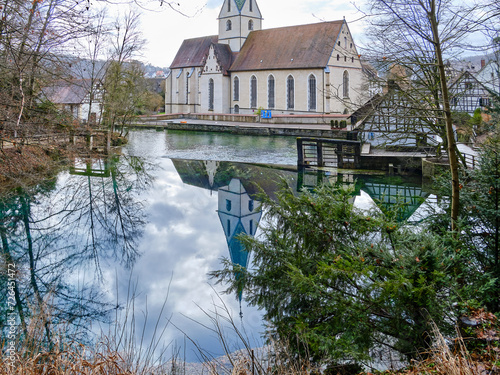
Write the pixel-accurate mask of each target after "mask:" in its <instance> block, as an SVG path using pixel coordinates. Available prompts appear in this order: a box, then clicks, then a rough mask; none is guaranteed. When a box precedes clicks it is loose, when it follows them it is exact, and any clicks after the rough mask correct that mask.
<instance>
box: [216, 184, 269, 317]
mask: <svg viewBox="0 0 500 375" xmlns="http://www.w3.org/2000/svg"><path fill="white" fill-rule="evenodd" d="M259 206H260V204H259V202H257V201H254V200H253V199H252V198H251V197H250V195H248V193H247V191H246V190H245V187H244V186H243V184H242V183H241V180H240V179H237V178H233V179H231V181H230V182H229V185H227V186H222V187H220V188H219V191H218V210H217V213H218V215H219V219H220V222H221V225H222V228H223V230H224V235H225V236H226V242H227V246H228V249H229V255H230V257H231V262H232V263H233V265H237V266H239V267H242V268H247V267H248V259H249V257H250V253H249V252H248V251H247V250H246V249H245V247H244V245H243V244H242V243H241V241H240V239H239V236H243V235H249V236H254V235H255V232H256V230H257V226H258V225H259V221H260V218H261V216H262V210H261V209H260V207H259ZM238 277H239V275H238V272H237V271H236V278H238ZM241 298H242V292H241V291H239V292H238V299H239V301H240V303H241ZM240 309H241V306H240ZM240 314H241V311H240Z"/></svg>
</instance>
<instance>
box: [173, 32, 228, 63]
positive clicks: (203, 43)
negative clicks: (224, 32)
mask: <svg viewBox="0 0 500 375" xmlns="http://www.w3.org/2000/svg"><path fill="white" fill-rule="evenodd" d="M218 39H219V37H218V36H217V35H211V36H204V37H201V38H193V39H186V40H184V41H183V42H182V45H181V47H180V48H179V51H177V55H175V58H174V61H173V62H172V64H171V65H170V69H176V68H188V67H193V66H203V65H205V59H206V56H207V54H208V49H209V48H210V45H211V44H212V43H214V44H216V43H217V41H218Z"/></svg>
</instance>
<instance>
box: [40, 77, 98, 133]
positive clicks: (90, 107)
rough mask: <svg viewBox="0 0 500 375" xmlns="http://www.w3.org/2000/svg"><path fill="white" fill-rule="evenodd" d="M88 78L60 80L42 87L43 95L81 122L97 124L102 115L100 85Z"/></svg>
mask: <svg viewBox="0 0 500 375" xmlns="http://www.w3.org/2000/svg"><path fill="white" fill-rule="evenodd" d="M90 86H91V80H90V79H77V80H69V81H66V80H60V81H57V82H54V83H53V84H52V85H50V86H47V87H45V88H43V89H42V94H43V97H45V98H46V99H47V100H49V101H50V102H52V103H53V104H54V105H55V106H56V107H57V108H58V109H60V110H63V111H66V112H67V113H69V114H71V115H72V116H73V118H74V119H75V120H78V121H80V122H82V123H90V124H98V123H99V122H100V120H101V116H102V93H103V90H102V85H101V84H100V83H94V87H93V89H92V90H91V87H90Z"/></svg>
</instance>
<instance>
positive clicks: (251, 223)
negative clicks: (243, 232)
mask: <svg viewBox="0 0 500 375" xmlns="http://www.w3.org/2000/svg"><path fill="white" fill-rule="evenodd" d="M249 234H250V235H252V234H253V220H250V233H249Z"/></svg>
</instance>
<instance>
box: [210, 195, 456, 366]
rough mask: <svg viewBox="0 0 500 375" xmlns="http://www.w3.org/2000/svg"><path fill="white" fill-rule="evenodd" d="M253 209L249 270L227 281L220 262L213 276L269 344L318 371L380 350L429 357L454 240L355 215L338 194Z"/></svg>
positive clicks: (445, 313) (387, 217)
mask: <svg viewBox="0 0 500 375" xmlns="http://www.w3.org/2000/svg"><path fill="white" fill-rule="evenodd" d="M259 199H260V200H261V201H262V202H263V205H264V207H263V210H264V212H266V218H267V222H266V225H264V227H263V228H262V232H263V233H262V235H261V236H260V238H259V239H255V238H252V237H244V238H242V239H241V240H242V241H243V243H244V245H245V247H246V249H248V251H252V252H253V254H254V256H253V267H252V268H251V269H241V268H239V269H238V268H236V270H237V272H238V275H242V276H240V277H238V278H235V277H234V275H235V272H234V270H235V268H234V267H235V266H234V265H232V264H230V263H229V262H228V261H226V267H225V269H224V270H222V271H216V272H214V273H213V274H212V275H213V276H215V277H216V278H217V279H218V280H219V281H220V282H228V281H229V288H228V292H234V291H239V290H244V292H243V294H244V295H245V296H246V298H247V300H248V301H249V303H250V304H252V305H256V306H259V307H261V308H262V309H263V310H264V312H265V313H264V315H265V318H266V319H267V321H268V322H269V323H270V332H271V333H272V334H273V335H274V336H275V337H276V338H278V339H287V341H288V342H290V343H291V345H292V348H294V349H295V350H296V351H297V352H301V351H303V350H306V351H307V352H308V353H310V354H311V355H312V356H313V357H314V358H315V359H316V360H318V361H324V360H328V361H332V360H333V361H336V360H349V359H350V360H356V361H360V360H366V359H368V358H370V356H371V354H373V350H383V349H389V350H390V351H391V352H392V353H394V351H396V352H398V353H400V354H401V355H402V356H403V357H406V358H407V359H408V358H414V357H415V356H416V355H417V353H419V352H420V353H421V352H422V351H423V350H425V349H427V348H428V345H429V341H428V340H427V338H428V337H427V333H426V332H428V331H429V325H428V324H429V323H430V321H434V322H435V323H436V324H437V325H438V327H439V328H440V329H442V330H443V332H450V330H451V329H452V326H453V324H454V322H455V321H456V316H455V311H454V309H453V308H452V303H453V302H454V301H455V299H456V297H457V296H456V294H455V292H456V290H457V288H458V282H457V280H458V279H459V278H460V274H461V264H462V263H463V262H462V260H461V255H460V254H459V253H456V252H455V247H454V246H453V245H454V242H453V241H454V239H453V238H452V237H447V236H443V237H438V236H435V235H433V234H432V233H431V232H429V231H427V230H426V229H425V228H423V227H422V228H415V227H411V226H408V225H406V224H404V223H398V222H397V221H396V220H395V218H396V216H397V215H396V213H393V214H391V213H387V214H383V213H381V212H380V211H378V212H371V213H369V214H367V213H366V212H361V211H359V210H357V209H355V208H354V207H353V204H352V203H351V201H352V198H351V194H350V191H349V190H346V189H344V188H341V187H332V186H323V187H321V188H319V189H318V190H317V191H316V192H314V193H310V192H304V193H301V194H300V195H298V196H295V195H294V194H293V192H292V190H291V189H289V188H284V189H282V190H281V191H280V192H279V193H278V194H277V200H276V201H273V200H271V199H270V198H268V197H265V196H262V197H260V198H259ZM295 337H297V338H299V339H300V340H299V341H295V340H294V339H293V338H295ZM298 342H301V344H298ZM294 343H296V344H295V346H294ZM304 343H305V344H304Z"/></svg>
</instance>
